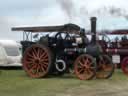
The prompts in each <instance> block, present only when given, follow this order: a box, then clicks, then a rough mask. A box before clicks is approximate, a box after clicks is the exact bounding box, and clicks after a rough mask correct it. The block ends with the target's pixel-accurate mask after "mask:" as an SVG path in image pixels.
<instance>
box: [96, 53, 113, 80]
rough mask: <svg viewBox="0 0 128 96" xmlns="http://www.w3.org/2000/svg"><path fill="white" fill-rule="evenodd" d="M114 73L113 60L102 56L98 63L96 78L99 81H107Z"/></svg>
mask: <svg viewBox="0 0 128 96" xmlns="http://www.w3.org/2000/svg"><path fill="white" fill-rule="evenodd" d="M113 72H114V64H113V63H112V61H111V58H110V57H109V56H107V55H101V56H100V58H99V60H98V63H97V73H96V77H97V78H99V79H107V78H110V77H111V76H112V74H113Z"/></svg>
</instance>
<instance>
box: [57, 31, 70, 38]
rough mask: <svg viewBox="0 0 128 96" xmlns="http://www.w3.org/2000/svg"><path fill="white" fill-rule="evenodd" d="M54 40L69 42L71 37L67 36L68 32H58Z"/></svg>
mask: <svg viewBox="0 0 128 96" xmlns="http://www.w3.org/2000/svg"><path fill="white" fill-rule="evenodd" d="M55 39H56V40H57V39H61V40H71V36H70V35H69V33H68V32H58V33H57V34H56V35H55Z"/></svg>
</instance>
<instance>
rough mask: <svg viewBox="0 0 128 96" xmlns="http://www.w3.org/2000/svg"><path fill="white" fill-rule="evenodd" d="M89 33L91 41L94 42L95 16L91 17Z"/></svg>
mask: <svg viewBox="0 0 128 96" xmlns="http://www.w3.org/2000/svg"><path fill="white" fill-rule="evenodd" d="M90 20H91V34H92V38H91V43H93V44H96V20H97V18H96V17H91V19H90Z"/></svg>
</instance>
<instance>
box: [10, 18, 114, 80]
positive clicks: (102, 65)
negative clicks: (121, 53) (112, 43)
mask: <svg viewBox="0 0 128 96" xmlns="http://www.w3.org/2000/svg"><path fill="white" fill-rule="evenodd" d="M12 30H13V31H24V33H23V34H24V36H23V37H24V39H25V38H26V39H25V40H23V41H22V42H21V44H22V46H23V59H22V64H23V68H24V70H25V71H26V73H27V74H28V75H29V76H30V77H33V78H40V77H45V76H47V75H48V74H58V75H62V74H64V73H65V72H69V70H73V71H74V73H75V74H76V76H77V77H78V78H79V79H81V80H89V79H92V78H93V77H95V76H96V77H97V78H109V77H111V76H112V73H113V72H114V65H113V63H112V61H111V59H110V58H109V56H107V55H104V53H103V51H102V48H101V46H100V45H99V44H98V43H97V42H96V18H95V17H92V18H91V35H92V39H91V41H89V40H88V38H87V37H86V33H85V30H84V29H82V28H80V27H79V26H77V25H75V24H65V25H63V26H48V27H19V28H18V27H17V28H12ZM38 32H47V33H48V32H49V33H48V34H47V35H44V34H43V36H41V37H40V38H39V39H37V40H36V41H34V40H29V38H30V39H32V34H33V33H38ZM51 32H52V33H53V32H54V35H53V36H50V33H51ZM35 37H36V36H35Z"/></svg>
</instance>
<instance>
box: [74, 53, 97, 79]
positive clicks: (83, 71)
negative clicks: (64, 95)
mask: <svg viewBox="0 0 128 96" xmlns="http://www.w3.org/2000/svg"><path fill="white" fill-rule="evenodd" d="M74 71H75V74H76V76H77V77H78V78H79V79H80V80H90V79H92V78H93V77H94V76H95V75H96V63H95V60H94V59H93V57H92V56H90V55H87V54H82V55H80V56H78V57H77V59H76V60H75V63H74Z"/></svg>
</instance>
